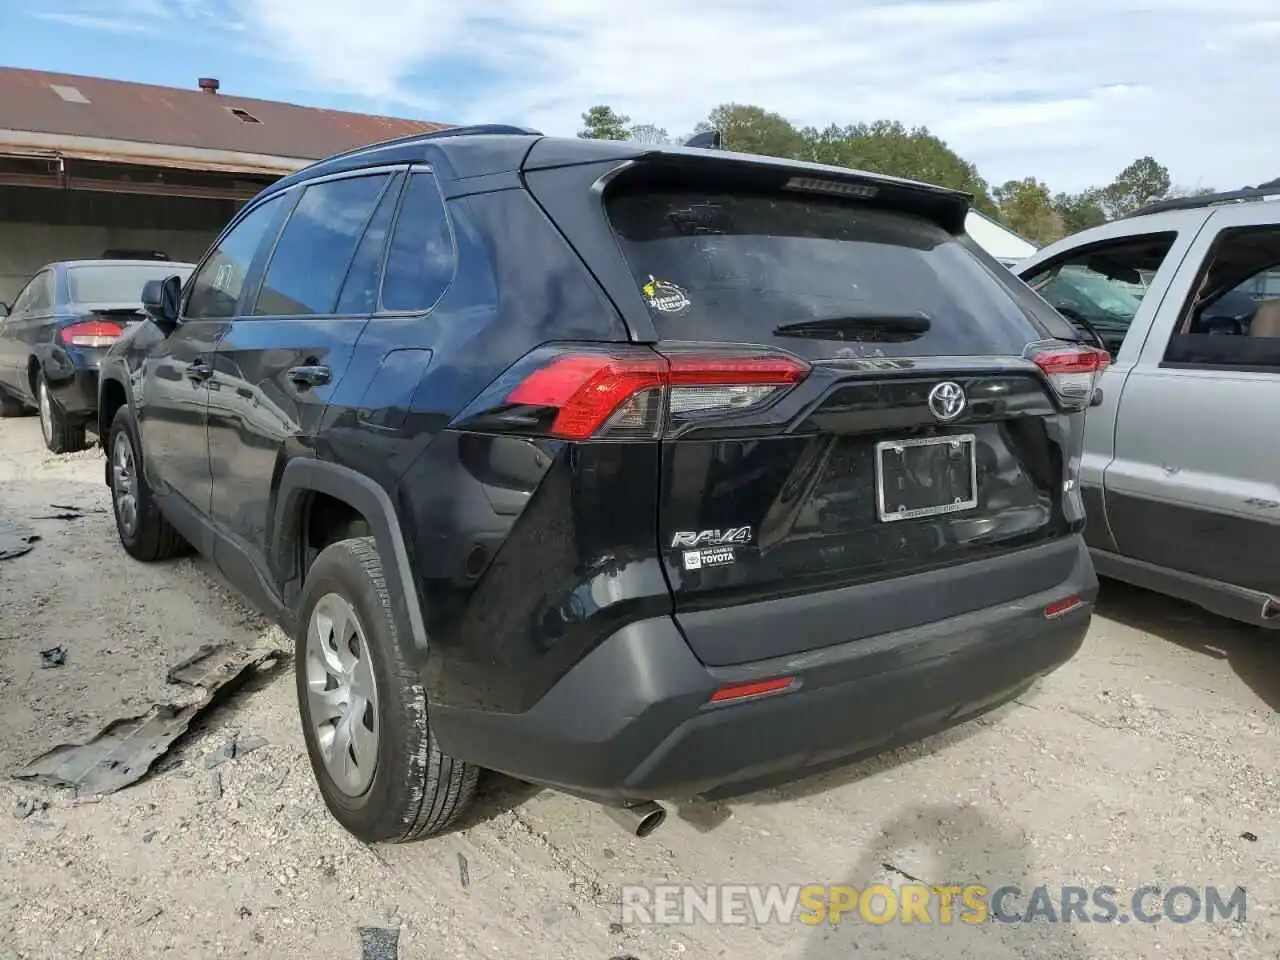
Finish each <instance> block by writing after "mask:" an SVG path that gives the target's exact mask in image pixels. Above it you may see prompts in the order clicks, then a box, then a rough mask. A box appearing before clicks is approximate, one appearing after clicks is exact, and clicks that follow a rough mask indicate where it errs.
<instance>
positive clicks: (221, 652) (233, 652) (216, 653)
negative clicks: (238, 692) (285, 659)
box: [165, 643, 284, 689]
mask: <svg viewBox="0 0 1280 960" xmlns="http://www.w3.org/2000/svg"><path fill="white" fill-rule="evenodd" d="M261 652H262V651H261V650H260V649H259V650H246V649H244V648H242V647H236V646H234V645H233V644H229V643H206V644H202V645H201V646H200V649H198V650H197V651H196V652H195V653H193V654H192V655H191V656H189V657H187V658H186V659H185V660H182V661H180V662H179V663H176V664H174V665H173V666H172V667H171V668H170V669H169V672H168V673H167V674H165V682H166V683H181V684H185V685H186V686H188V687H204V688H206V689H211V688H213V687H217V686H219V685H221V684H222V683H224V682H225V681H226V679H227V678H228V677H234V676H238V675H239V674H240V673H241V672H242V671H243V670H244V669H245V667H247V666H249V665H250V664H249V662H250V661H251V660H254V659H259V658H260V655H261ZM276 653H277V655H278V656H281V657H282V656H284V654H283V653H282V652H280V651H276Z"/></svg>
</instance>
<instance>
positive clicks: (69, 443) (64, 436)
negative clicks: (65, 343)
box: [36, 373, 87, 453]
mask: <svg viewBox="0 0 1280 960" xmlns="http://www.w3.org/2000/svg"><path fill="white" fill-rule="evenodd" d="M36 400H37V401H38V403H39V407H38V409H39V411H40V432H41V433H42V434H44V445H45V446H46V447H48V448H49V449H50V450H51V451H53V452H54V453H76V452H78V451H80V450H83V449H84V448H85V447H86V446H87V444H86V443H85V439H84V424H83V423H73V422H72V421H71V420H68V419H67V412H66V411H65V410H63V409H62V407H60V406H58V401H57V400H55V399H54V398H53V392H52V391H51V390H50V389H49V381H48V380H47V379H45V375H44V374H43V373H38V374H36Z"/></svg>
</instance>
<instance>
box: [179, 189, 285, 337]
mask: <svg viewBox="0 0 1280 960" xmlns="http://www.w3.org/2000/svg"><path fill="white" fill-rule="evenodd" d="M284 198H285V194H280V195H279V196H276V197H272V198H271V199H270V200H268V201H267V202H266V203H264V204H262V205H261V206H260V207H257V208H255V209H254V210H252V211H251V212H250V213H249V215H248V216H246V217H245V218H244V219H243V220H241V221H240V222H239V223H238V224H236V226H235V228H234V229H233V230H232V231H231V232H230V233H228V234H227V235H226V236H225V237H223V238H222V241H221V242H220V243H219V244H218V246H217V249H215V250H214V251H213V253H211V254H210V255H209V258H208V259H207V260H205V262H204V265H203V266H201V267H200V269H199V270H198V271H197V272H196V275H195V276H194V277H192V278H191V293H190V295H188V297H187V307H186V311H185V313H184V316H185V317H186V318H187V319H188V320H225V319H227V318H228V317H234V316H235V315H236V305H237V304H238V303H239V302H240V294H241V292H242V291H243V290H244V281H245V277H247V276H248V274H249V267H250V266H251V265H252V263H253V258H254V255H255V254H256V253H257V252H258V247H259V246H261V245H262V241H263V238H264V237H265V236H266V234H267V230H268V229H269V228H270V226H271V224H272V223H273V222H274V219H275V215H276V213H278V212H279V210H280V203H281V201H283V200H284Z"/></svg>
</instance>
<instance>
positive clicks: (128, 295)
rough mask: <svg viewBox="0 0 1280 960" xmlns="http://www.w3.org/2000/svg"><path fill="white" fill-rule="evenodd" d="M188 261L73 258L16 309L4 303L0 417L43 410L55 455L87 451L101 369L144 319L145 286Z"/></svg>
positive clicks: (49, 269)
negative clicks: (119, 341) (129, 331)
mask: <svg viewBox="0 0 1280 960" xmlns="http://www.w3.org/2000/svg"><path fill="white" fill-rule="evenodd" d="M193 268H194V264H190V263H171V262H157V261H154V260H70V261H65V262H62V263H51V264H49V265H48V266H45V267H43V268H41V269H40V271H39V272H38V273H36V275H35V276H34V277H32V278H31V280H30V281H29V282H28V283H27V285H26V286H25V287H23V288H22V291H21V292H20V293H19V294H18V297H17V299H16V300H15V301H14V303H13V306H12V308H6V307H5V305H4V304H0V416H3V417H15V416H21V415H22V414H24V413H26V412H27V411H28V410H30V409H31V408H33V407H34V408H35V409H36V410H38V411H39V412H40V426H41V429H42V430H43V432H44V442H45V444H46V445H47V446H48V448H49V449H50V450H52V451H53V452H54V453H70V452H72V451H75V450H83V449H84V447H85V426H86V425H87V424H88V423H90V422H91V421H92V419H93V415H94V414H95V412H96V411H97V409H98V365H99V363H100V362H101V360H102V355H103V354H104V353H106V351H107V348H108V347H110V346H111V344H113V343H115V341H116V340H117V339H118V338H119V336H120V335H121V334H122V333H123V332H124V331H125V329H126V328H127V327H128V326H130V325H131V324H133V323H137V322H140V321H142V320H143V319H145V314H144V313H143V312H142V286H143V284H145V283H146V282H147V281H148V280H162V279H164V278H165V277H168V276H172V275H174V274H176V275H178V276H179V277H181V278H182V280H183V281H184V282H185V281H186V279H187V276H188V275H189V274H190V273H191V271H192V269H193Z"/></svg>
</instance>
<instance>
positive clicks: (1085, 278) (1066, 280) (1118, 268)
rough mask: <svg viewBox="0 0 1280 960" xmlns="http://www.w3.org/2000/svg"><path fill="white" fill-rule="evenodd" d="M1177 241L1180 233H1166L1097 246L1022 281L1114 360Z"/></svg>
mask: <svg viewBox="0 0 1280 960" xmlns="http://www.w3.org/2000/svg"><path fill="white" fill-rule="evenodd" d="M1176 239H1177V234H1176V233H1173V232H1165V233H1153V234H1142V235H1139V236H1132V237H1125V238H1124V239H1123V240H1117V241H1113V242H1110V243H1105V244H1093V245H1091V246H1089V247H1088V248H1086V249H1084V250H1081V251H1078V252H1073V253H1071V254H1068V255H1067V256H1066V257H1065V258H1061V259H1058V260H1055V261H1054V262H1053V263H1052V264H1051V265H1049V266H1047V267H1044V268H1043V269H1041V270H1039V271H1037V272H1036V273H1034V274H1029V275H1028V276H1026V277H1025V278H1024V279H1025V280H1026V282H1027V284H1028V285H1029V286H1030V287H1031V288H1032V289H1033V290H1035V291H1036V292H1037V293H1039V294H1040V296H1042V297H1043V298H1044V299H1045V300H1047V301H1049V303H1050V305H1052V306H1053V308H1054V309H1055V310H1057V311H1058V312H1059V313H1060V314H1062V316H1063V317H1065V318H1066V319H1067V320H1068V321H1070V322H1071V323H1072V324H1073V325H1074V326H1075V327H1077V328H1079V329H1080V330H1081V331H1082V332H1083V333H1084V334H1085V335H1086V336H1089V337H1095V336H1096V337H1098V338H1100V339H1101V340H1102V342H1103V343H1104V344H1105V345H1106V348H1107V349H1108V350H1109V351H1110V352H1111V355H1112V356H1113V357H1114V356H1115V355H1116V354H1117V353H1118V352H1119V351H1120V347H1121V345H1122V344H1123V343H1124V338H1125V334H1127V333H1128V332H1129V326H1130V325H1131V324H1132V323H1133V318H1134V316H1135V315H1136V314H1137V312H1138V308H1139V307H1141V306H1142V300H1143V298H1144V297H1145V296H1146V293H1147V284H1148V283H1149V282H1150V280H1151V279H1152V278H1153V277H1154V276H1155V273H1156V271H1158V270H1159V269H1160V265H1161V264H1163V263H1164V260H1165V258H1166V257H1167V256H1168V255H1169V251H1170V250H1171V249H1172V248H1173V244H1174V241H1175V240H1176Z"/></svg>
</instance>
